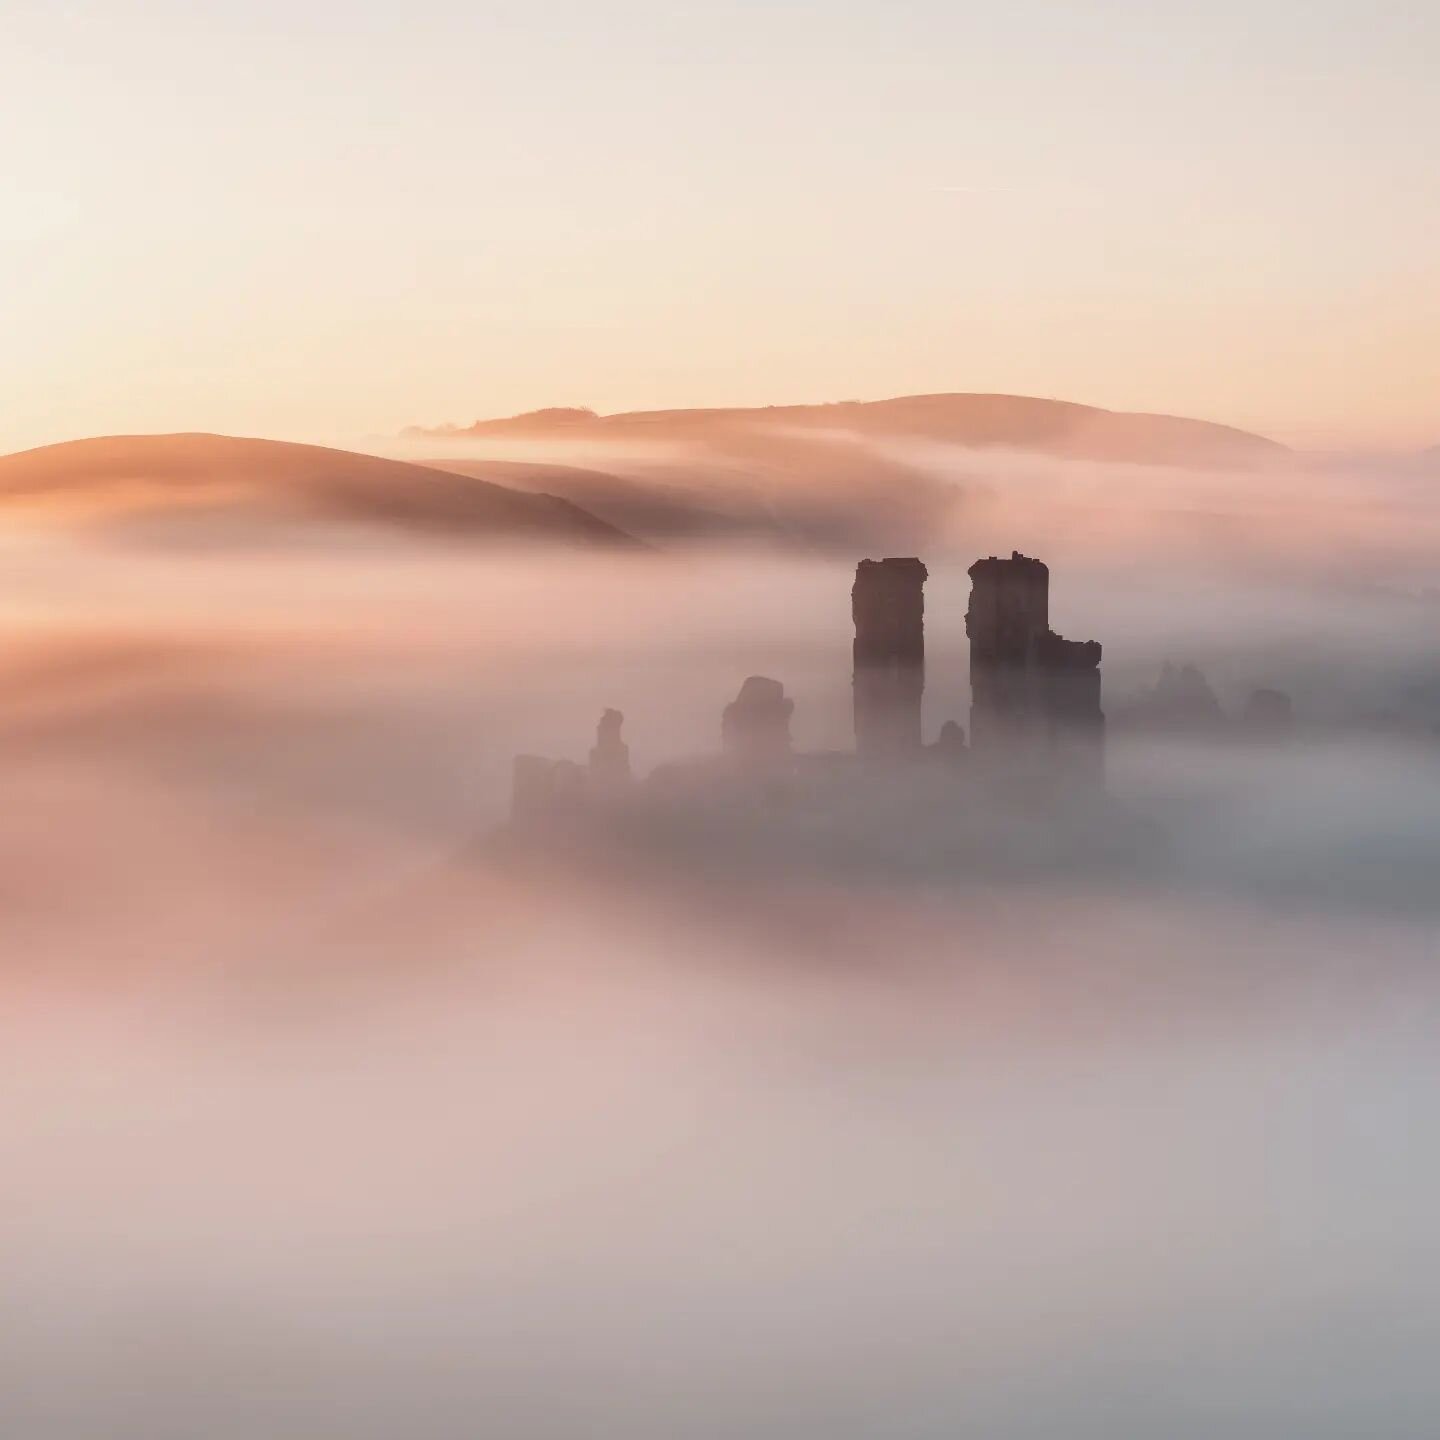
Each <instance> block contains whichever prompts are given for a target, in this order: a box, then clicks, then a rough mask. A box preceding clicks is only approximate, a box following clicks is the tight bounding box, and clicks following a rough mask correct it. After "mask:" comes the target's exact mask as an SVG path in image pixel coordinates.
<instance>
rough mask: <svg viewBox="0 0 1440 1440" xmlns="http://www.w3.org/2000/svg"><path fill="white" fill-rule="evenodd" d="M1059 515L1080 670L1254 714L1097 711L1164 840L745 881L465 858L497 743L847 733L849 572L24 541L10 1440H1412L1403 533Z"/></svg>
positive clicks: (637, 864) (667, 748) (0, 751)
mask: <svg viewBox="0 0 1440 1440" xmlns="http://www.w3.org/2000/svg"><path fill="white" fill-rule="evenodd" d="M1188 533H1190V532H1188V531H1187V534H1188ZM1056 543H1057V544H1058V545H1059V546H1060V553H1059V554H1058V555H1057V554H1055V553H1051V554H1047V555H1046V558H1048V559H1051V560H1052V568H1053V572H1054V573H1053V578H1052V617H1053V620H1054V623H1055V625H1056V628H1057V629H1059V630H1061V631H1062V632H1063V633H1065V634H1067V635H1070V636H1072V637H1075V638H1091V637H1095V638H1099V639H1101V640H1102V641H1104V642H1105V645H1106V660H1105V677H1106V693H1107V704H1110V705H1112V706H1113V705H1115V704H1116V703H1117V702H1119V701H1121V700H1123V699H1124V698H1125V696H1127V695H1129V694H1132V693H1135V692H1137V691H1138V690H1139V689H1140V688H1142V687H1143V686H1144V685H1145V684H1147V683H1149V682H1150V681H1151V680H1152V679H1153V677H1154V673H1155V671H1156V670H1157V669H1158V667H1159V665H1160V664H1161V663H1162V662H1163V661H1165V660H1167V659H1168V660H1174V661H1177V662H1180V661H1195V662H1196V663H1199V664H1201V665H1202V666H1204V668H1205V669H1206V673H1207V674H1208V675H1209V676H1210V679H1211V681H1212V683H1213V684H1214V686H1215V689H1216V691H1217V693H1218V694H1219V695H1220V698H1221V700H1222V703H1224V704H1225V705H1226V706H1227V707H1229V708H1231V709H1236V708H1238V707H1239V705H1240V704H1241V703H1242V702H1243V700H1244V697H1245V695H1246V694H1247V693H1248V691H1249V689H1250V688H1253V687H1254V686H1257V685H1276V686H1279V687H1280V688H1283V689H1286V690H1287V691H1288V692H1290V693H1291V694H1292V695H1293V696H1294V698H1295V701H1296V706H1297V711H1298V713H1299V716H1300V724H1299V726H1298V728H1297V731H1296V734H1295V737H1294V738H1293V739H1292V740H1290V741H1289V742H1288V743H1284V744H1278V745H1256V744H1247V743H1240V742H1234V741H1230V740H1226V739H1208V740H1198V739H1194V738H1188V739H1187V738H1183V737H1168V736H1165V735H1160V736H1155V735H1149V736H1145V737H1143V738H1142V737H1139V736H1136V737H1129V738H1127V737H1125V736H1124V735H1120V734H1117V735H1116V737H1115V739H1114V741H1113V743H1112V747H1111V753H1110V782H1109V783H1110V790H1111V793H1112V795H1113V796H1114V798H1115V799H1116V801H1117V802H1118V803H1121V804H1123V805H1125V806H1127V807H1129V808H1130V809H1132V810H1133V812H1134V813H1136V814H1137V815H1141V816H1143V817H1145V819H1146V821H1147V822H1148V823H1153V824H1154V825H1155V826H1157V827H1159V828H1160V830H1161V831H1162V832H1163V833H1164V835H1165V836H1166V855H1165V861H1164V863H1163V864H1161V865H1156V866H1154V867H1143V868H1140V869H1136V870H1135V871H1133V872H1124V873H1113V874H1109V873H1106V874H1102V875H1099V876H1097V875H1096V874H1095V873H1093V872H1089V871H1080V870H1077V872H1076V873H1075V874H1074V875H1066V874H1063V873H1062V874H1060V875H1058V876H1057V875H1052V876H1050V877H1048V878H1047V879H1045V880H1043V881H1041V880H1038V879H1036V878H1035V877H1034V876H1033V875H1030V874H1026V873H1016V874H1015V875H1014V876H1009V877H1007V876H1003V875H1002V876H998V877H997V876H993V875H991V876H987V877H985V878H984V880H983V881H982V880H980V879H978V878H976V877H966V876H963V875H961V876H950V877H947V876H944V875H940V876H937V875H936V874H934V873H933V872H932V871H930V870H929V869H923V870H922V869H917V871H916V873H915V874H913V875H912V874H907V873H903V872H901V873H887V874H885V875H883V876H879V875H877V876H869V877H867V876H863V875H861V876H856V875H854V874H846V875H845V876H843V877H842V876H838V875H835V876H831V875H827V874H826V873H824V871H823V870H821V871H816V870H815V869H814V868H809V869H805V870H803V871H797V873H795V874H794V875H789V874H786V873H776V874H774V875H773V876H771V877H769V878H766V879H757V878H756V877H755V876H754V874H753V873H750V874H748V875H747V876H746V878H745V879H744V881H743V883H742V882H741V881H738V880H737V879H736V878H735V877H736V873H737V872H736V870H735V869H734V868H733V867H728V866H726V865H725V864H724V863H723V861H724V858H725V857H723V856H717V857H716V862H717V863H716V864H715V865H714V867H713V869H708V870H706V871H705V872H704V873H699V874H695V875H690V876H683V877H677V874H676V872H675V869H674V867H665V868H661V867H659V866H657V867H655V868H654V869H653V870H652V869H649V868H647V867H646V865H645V864H644V863H643V862H641V861H632V862H631V863H629V864H627V865H626V866H616V865H613V864H599V863H597V864H596V865H595V866H593V867H591V866H588V865H587V864H586V863H585V862H584V860H583V859H581V860H579V861H576V860H574V859H573V858H572V859H570V860H567V862H566V863H564V864H563V865H562V864H560V863H558V862H557V863H555V864H553V865H550V864H547V863H545V862H544V861H542V860H538V859H536V858H535V857H533V856H531V857H529V858H528V859H526V860H525V861H523V862H522V861H518V860H513V859H512V860H506V859H504V858H502V857H499V856H497V855H496V853H495V852H494V850H493V849H492V848H491V847H490V846H489V845H488V844H487V837H488V836H489V835H490V833H491V832H492V830H493V828H494V827H495V826H496V825H497V824H498V823H499V822H500V821H501V820H503V818H504V815H505V810H506V805H507V799H508V794H507V791H508V777H509V767H510V761H511V757H512V755H513V754H514V753H515V752H516V751H519V750H532V751H539V752H541V753H546V754H553V755H569V756H572V757H574V758H583V756H584V754H585V752H586V750H587V749H588V746H589V745H590V743H591V740H592V736H593V729H594V724H595V721H596V719H597V718H598V716H599V714H600V711H601V710H602V708H604V707H606V706H616V707H618V708H620V709H622V710H623V711H624V712H625V713H626V716H627V721H626V734H627V738H628V740H629V743H630V746H631V750H632V754H633V757H634V761H635V763H636V766H637V768H639V769H640V770H642V771H645V770H648V769H649V768H651V767H652V766H653V765H655V764H657V763H660V762H663V761H666V760H672V759H676V758H681V757H684V756H686V755H691V754H695V753H703V752H706V751H710V750H712V749H714V748H715V746H716V745H717V743H718V735H719V716H720V710H721V708H722V706H723V705H724V704H725V702H726V701H728V700H730V699H732V698H733V697H734V695H735V693H736V691H737V690H738V688H739V686H740V683H741V681H742V680H743V679H744V678H745V677H746V676H747V675H749V674H755V673H758V674H767V675H772V676H775V677H776V678H779V679H781V680H783V681H784V682H785V684H786V685H787V687H788V689H789V691H790V693H791V694H792V695H793V696H794V697H795V699H796V706H797V708H796V717H795V726H794V729H795V738H796V741H797V743H798V744H799V745H801V746H802V747H805V748H812V747H813V748H825V747H831V746H842V745H845V744H847V743H848V740H849V710H848V706H849V672H848V666H849V641H850V620H849V585H850V577H851V569H852V566H853V560H840V559H828V558H824V559H822V558H817V559H793V558H792V559H787V558H783V557H780V556H777V555H775V554H773V553H770V554H765V555H760V554H744V553H719V552H717V553H705V552H701V551H690V552H687V553H686V554H684V555H681V556H667V555H644V556H630V557H625V558H616V557H613V556H612V557H601V558H595V557H588V558H587V557H583V556H578V555H574V554H554V555H546V554H542V553H539V552H536V553H534V554H530V555H522V556H519V557H512V558H508V559H507V558H503V557H501V556H499V555H497V554H495V553H493V552H484V551H477V552H465V551H463V550H459V549H445V548H439V547H433V546H432V547H423V546H419V545H410V544H402V543H400V542H396V541H391V540H387V539H384V538H381V537H378V536H372V537H368V538H365V537H353V536H352V537H346V538H345V539H344V540H343V541H342V540H340V539H339V538H337V539H336V540H335V542H334V543H329V544H327V543H315V544H313V545H308V546H301V545H295V546H289V547H284V548H279V549H276V550H273V551H266V552H263V553H257V552H255V551H253V550H244V549H239V550H227V549H225V548H223V547H216V548H211V549H206V550H203V551H193V552H170V551H163V550H159V551H157V550H149V549H142V548H124V547H121V546H119V545H114V544H106V543H104V542H101V541H99V540H96V539H90V540H85V539H80V538H75V537H64V536H59V535H56V534H53V533H52V534H48V535H40V534H35V535H18V534H17V535H12V536H11V537H10V538H9V539H8V540H7V541H6V544H5V547H4V564H5V568H6V574H7V580H6V584H5V586H4V593H3V600H0V620H3V624H4V629H5V635H6V640H5V645H4V647H3V653H0V696H3V703H0V796H3V804H0V886H3V895H4V908H3V912H0V925H3V927H4V945H3V950H0V957H3V959H0V964H3V970H0V1087H3V1092H4V1104H3V1107H0V1176H3V1184H0V1276H3V1283H0V1434H3V1435H4V1436H5V1437H6V1440H170V1437H174V1440H182V1437H183V1440H192V1437H198V1436H203V1437H206V1440H341V1437H343V1440H370V1437H375V1440H382V1437H383V1440H392V1437H399V1436H404V1437H407V1440H474V1437H477V1436H486V1437H491V1436H493V1437H497V1440H532V1437H533V1440H571V1437H574V1440H580V1437H586V1440H590V1437H596V1436H606V1437H611V1436H613V1437H617V1440H618V1437H625V1440H651V1437H653V1440H691V1437H695V1440H701V1437H703V1440H711V1437H713V1440H732V1437H733V1440H739V1437H745V1440H771V1437H774V1440H802V1437H814V1440H873V1437H878V1436H886V1437H897V1440H898V1437H904V1440H932V1437H933V1440H941V1437H944V1440H952V1437H955V1436H976V1437H987V1440H988V1437H997V1440H1062V1437H1063V1440H1091V1437H1094V1440H1156V1437H1162V1436H1163V1437H1165V1440H1201V1437H1205V1440H1209V1437H1220V1436H1224V1437H1247V1440H1249V1437H1255V1440H1355V1437H1357V1436H1361V1435H1363V1436H1365V1437H1367V1440H1429V1437H1431V1436H1433V1435H1434V1434H1435V1432H1436V1427H1437V1424H1440V1375H1437V1370H1436V1366H1435V1364H1434V1360H1433V1351H1434V1343H1435V1338H1434V1337H1435V1335H1436V1334H1437V1333H1440V1254H1437V1242H1436V1239H1435V1220H1434V1216H1435V1214H1436V1213H1437V1210H1440V1158H1437V1152H1436V1147H1435V1146H1434V1144H1433V1143H1432V1142H1431V1140H1430V1138H1429V1125H1430V1122H1431V1117H1432V1116H1433V1115H1434V1114H1435V1113H1436V1112H1437V1108H1440V1066H1437V1063H1436V1058H1435V1044H1434V1036H1435V1033H1436V1025H1437V1021H1440V1013H1437V1011H1440V1007H1437V1001H1440V973H1437V962H1440V884H1437V877H1440V741H1437V740H1435V739H1434V738H1433V737H1434V725H1435V723H1436V721H1437V720H1440V714H1437V713H1432V707H1433V706H1434V705H1435V703H1436V699H1437V695H1440V690H1437V688H1436V677H1437V675H1440V641H1437V626H1436V623H1435V622H1436V619H1437V610H1436V607H1435V605H1434V603H1433V599H1426V598H1424V588H1425V583H1426V580H1427V576H1426V575H1425V574H1424V573H1423V568H1424V567H1423V564H1421V563H1420V562H1418V561H1417V560H1416V559H1415V556H1414V555H1411V556H1410V557H1409V559H1408V561H1407V567H1406V568H1405V572H1404V574H1403V576H1397V577H1396V580H1395V583H1394V584H1384V583H1380V579H1382V578H1383V577H1379V578H1377V577H1376V576H1375V575H1370V576H1362V577H1359V578H1355V577H1349V578H1348V579H1347V578H1346V577H1344V576H1341V577H1339V578H1338V579H1337V575H1336V571H1335V566H1334V565H1333V564H1332V563H1331V557H1329V556H1328V555H1314V556H1309V557H1307V559H1306V561H1305V563H1304V564H1298V563H1290V564H1288V565H1287V566H1285V567H1283V568H1280V569H1277V570H1275V571H1274V572H1271V571H1268V570H1267V569H1266V567H1265V566H1263V565H1260V564H1246V565H1244V566H1238V567H1237V565H1236V564H1235V563H1234V561H1235V556H1234V552H1233V548H1232V547H1230V546H1228V545H1227V544H1226V543H1225V542H1224V540H1223V537H1222V539H1221V540H1220V541H1219V542H1217V543H1216V544H1215V545H1214V546H1213V547H1212V551H1211V552H1204V549H1203V547H1201V548H1200V549H1199V550H1197V549H1196V548H1195V547H1194V546H1193V545H1190V544H1189V543H1188V542H1187V545H1186V546H1185V548H1184V550H1183V553H1181V552H1180V551H1175V550H1172V551H1165V550H1163V549H1157V550H1155V551H1151V552H1147V551H1145V550H1143V549H1142V550H1139V551H1136V552H1133V553H1131V554H1130V555H1129V558H1128V559H1127V560H1126V562H1125V563H1123V564H1122V563H1119V562H1118V561H1117V560H1116V556H1115V553H1114V551H1113V550H1112V549H1110V548H1108V547H1099V548H1096V549H1094V550H1092V551H1086V549H1085V547H1084V546H1083V545H1081V544H1077V543H1074V542H1073V537H1072V538H1071V541H1070V542H1066V541H1065V537H1064V536H1057V537H1056ZM981 548H982V549H989V548H992V547H991V546H990V545H989V544H988V543H983V544H982V546H981ZM929 558H930V559H931V572H932V578H931V581H930V584H929V587H928V592H927V593H928V611H927V619H928V637H929V646H930V650H929V654H930V667H929V678H928V688H927V696H926V724H927V731H928V732H929V733H930V734H931V735H932V736H933V734H934V733H935V731H936V730H938V727H939V725H940V723H941V721H943V720H944V719H947V718H950V717H952V716H953V717H955V718H957V719H959V720H960V721H961V722H962V723H965V722H966V720H967V708H968V683H967V679H966V654H967V650H966V644H965V638H964V626H963V615H964V609H965V602H966V595H967V592H968V581H967V579H966V576H965V566H966V564H967V563H968V561H969V559H971V558H973V554H971V553H968V551H967V549H966V547H965V545H964V543H963V541H962V543H959V544H956V545H954V546H953V547H951V548H950V549H949V550H948V551H947V552H945V553H941V554H939V555H935V556H931V557H929ZM1292 559H1293V557H1292ZM1422 559H1423V557H1422ZM1429 578H1430V582H1431V583H1433V578H1434V577H1433V576H1431V577H1429ZM1382 713H1383V714H1385V715H1387V716H1390V717H1392V718H1393V717H1394V716H1396V715H1398V716H1400V717H1401V718H1402V719H1403V720H1404V722H1405V723H1404V725H1403V726H1399V727H1397V726H1395V725H1390V726H1389V727H1388V728H1387V726H1385V725H1379V724H1376V723H1374V721H1373V717H1374V716H1375V715H1379V714H1382ZM1427 735H1428V737H1429V738H1427ZM924 838H925V837H924V835H923V832H922V833H921V834H920V835H919V836H918V842H919V843H921V844H923V842H924ZM601 858H608V857H597V861H598V860H599V859H601Z"/></svg>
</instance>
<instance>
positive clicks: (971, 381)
mask: <svg viewBox="0 0 1440 1440" xmlns="http://www.w3.org/2000/svg"><path fill="white" fill-rule="evenodd" d="M1437 61H1440V8H1437V7H1435V6H1433V5H1429V4H1421V3H1406V4H1396V3H1390V0H1380V3H1366V4H1362V3H1359V0H1303V3H1302V0H1249V3H1241V0H1218V3H1212V4H1208V5H1205V6H1188V5H1186V6H1181V5H1178V4H1173V3H1163V0H1162V3H1156V0H1146V3H1142V0H1080V3H1070V0H1048V3H1047V0H1013V3H1007V4H1005V5H999V4H991V5H975V4H957V3H954V0H887V3H881V0H829V3H796V0H727V3H718V0H709V3H691V4H680V3H662V0H610V3H607V4H604V5H600V4H595V3H593V0H551V3H535V0H526V3H519V0H515V3H493V0H492V3H485V0H408V3H406V4H403V5H401V4H398V3H376V0H346V3H343V4H342V3H340V0H283V3H282V0H208V3H206V4H204V5H196V4H193V3H191V0H184V3H182V0H63V3H62V0H6V3H5V4H4V6H3V8H0V161H3V164H4V172H5V175H6V185H5V190H4V193H3V195H0V314H3V320H0V393H4V395H5V396H6V403H5V405H4V406H3V407H0V449H12V448H18V447H20V446H23V445H28V444H38V443H42V442H45V441H50V440H58V439H65V438H70V437H72V436H77V435H83V434H95V433H106V432H114V431H125V430H129V431H135V430H164V429H215V430H223V431H230V432H238V433H251V434H265V435H275V436H285V437H292V438H316V439H343V438H353V437H357V436H361V435H364V434H366V433H374V432H385V431H390V430H393V429H394V428H396V427H398V426H400V425H403V424H405V423H407V422H411V421H429V422H436V421H443V420H458V421H465V420H469V419H472V418H474V417H476V416H477V415H482V414H498V413H506V412H510V411H515V410H519V409H524V408H529V407H532V406H538V405H543V404H553V403H569V404H587V405H593V406H595V407H596V408H599V409H621V408H630V407H645V406H656V405H676V404H716V403H766V402H774V401H807V400H827V399H845V398H873V397H878V396H882V395H886V394H895V393H903V392H910V391H931V390H971V389H974V390H999V391H1015V392H1022V393H1030V394H1038V395H1054V396H1061V397H1065V398H1069V399H1076V400H1083V401H1088V402H1092V403H1097V404H1102V405H1107V406H1113V407H1117V408H1139V409H1160V410H1168V411H1172V412H1179V413H1186V414H1193V415H1200V416H1204V417H1207V418H1213V419H1217V420H1223V421H1228V422H1231V423H1235V424H1240V425H1244V426H1248V427H1252V428H1257V429H1260V430H1263V431H1265V432H1267V433H1270V434H1273V435H1276V436H1277V437H1279V438H1282V439H1285V440H1288V441H1291V442H1295V443H1300V444H1307V445H1370V444H1378V445H1395V446H1414V445H1421V444H1434V443H1436V442H1440V419H1437V417H1436V416H1435V404H1434V402H1435V396H1436V394H1437V393H1440V262H1437V260H1436V247H1435V238H1436V236H1437V234H1440V180H1437V171H1436V167H1435V165H1434V163H1433V149H1434V143H1435V136H1436V135H1437V134H1440V88H1437V87H1436V85H1435V83H1434V77H1435V73H1436V65H1437Z"/></svg>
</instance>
